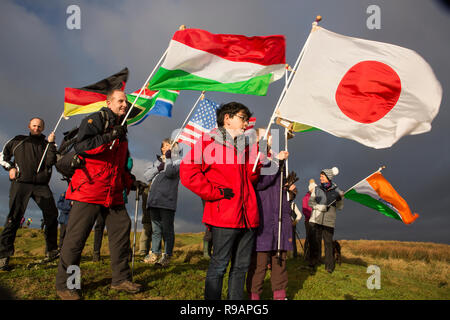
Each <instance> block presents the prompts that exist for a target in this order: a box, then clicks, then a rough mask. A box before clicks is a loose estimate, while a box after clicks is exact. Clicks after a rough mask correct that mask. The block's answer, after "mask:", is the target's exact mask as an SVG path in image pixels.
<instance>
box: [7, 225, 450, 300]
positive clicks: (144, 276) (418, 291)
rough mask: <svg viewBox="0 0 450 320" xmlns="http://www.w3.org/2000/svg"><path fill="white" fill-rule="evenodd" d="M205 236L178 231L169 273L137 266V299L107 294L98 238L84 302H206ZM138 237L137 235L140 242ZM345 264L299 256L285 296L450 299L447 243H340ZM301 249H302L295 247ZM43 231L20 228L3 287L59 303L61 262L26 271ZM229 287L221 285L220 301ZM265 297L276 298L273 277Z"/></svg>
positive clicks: (87, 257) (85, 277)
mask: <svg viewBox="0 0 450 320" xmlns="http://www.w3.org/2000/svg"><path fill="white" fill-rule="evenodd" d="M202 236H203V234H201V233H197V234H177V235H176V239H175V249H174V256H173V260H172V261H173V262H172V264H171V265H170V266H169V267H167V268H161V267H156V266H149V265H147V264H145V263H143V262H141V261H140V258H138V259H137V261H136V262H135V269H134V280H135V281H136V282H138V283H141V284H143V285H144V287H145V290H144V292H142V293H139V294H136V295H130V294H126V293H121V292H117V291H114V290H110V282H111V270H110V265H109V256H108V254H109V250H108V238H107V235H106V236H105V238H104V242H103V246H102V261H101V262H96V263H94V262H92V247H93V233H92V234H91V236H90V237H89V240H88V242H87V245H86V247H85V249H84V251H83V258H82V261H81V272H82V283H81V286H82V294H83V297H84V299H87V300H98V299H99V300H110V299H137V300H143V299H151V300H160V299H165V300H166V299H167V300H173V299H189V300H190V299H192V300H202V299H203V290H204V280H205V275H206V270H207V268H208V263H209V262H208V260H206V259H204V258H203V255H202ZM137 239H139V235H138V237H137ZM340 243H341V246H342V257H343V258H342V265H340V266H339V265H337V266H336V270H335V272H334V273H332V274H328V273H327V272H326V271H325V270H324V266H323V265H322V266H320V267H319V268H318V269H317V271H316V272H315V273H314V274H311V273H310V271H309V270H308V268H306V263H305V262H304V260H303V257H302V255H301V254H300V255H299V257H297V258H293V257H291V258H290V259H289V260H288V273H289V287H288V298H289V299H295V300H305V299H306V300H315V299H320V300H330V299H331V300H355V299H358V300H359V299H365V300H372V299H375V300H378V299H386V300H396V299H403V300H414V299H425V300H427V299H444V300H448V299H450V288H449V284H448V282H449V275H450V269H449V266H450V246H449V245H444V244H435V243H421V242H399V241H370V240H357V241H354V240H342V241H340ZM298 247H299V248H301V247H300V245H298ZM44 248H45V245H44V239H43V234H42V232H41V231H39V230H36V229H20V230H19V231H18V235H17V240H16V253H15V255H14V256H13V257H12V258H11V261H10V264H11V266H12V267H13V270H11V271H9V272H5V271H0V285H1V286H2V287H6V288H8V289H9V290H10V291H11V292H12V293H13V294H14V296H15V298H17V299H49V300H54V299H57V296H56V293H55V289H54V288H55V283H54V280H55V274H56V269H57V261H55V262H53V263H50V264H47V265H40V266H34V267H31V268H27V264H28V263H30V262H33V261H36V260H39V259H42V258H43V256H44ZM369 265H377V266H378V267H379V268H380V270H381V289H379V290H376V289H374V290H369V289H368V288H367V286H366V281H367V279H368V278H369V276H370V275H371V274H368V273H367V267H368V266H369ZM226 290H227V278H225V281H224V291H223V297H224V298H225V295H226ZM262 298H263V299H271V298H272V292H271V289H270V278H269V275H267V277H266V282H265V287H264V292H263V295H262Z"/></svg>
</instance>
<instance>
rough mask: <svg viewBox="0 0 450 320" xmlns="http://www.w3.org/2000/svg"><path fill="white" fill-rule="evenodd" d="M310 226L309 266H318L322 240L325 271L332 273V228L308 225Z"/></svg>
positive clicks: (314, 224) (313, 224) (315, 224)
mask: <svg viewBox="0 0 450 320" xmlns="http://www.w3.org/2000/svg"><path fill="white" fill-rule="evenodd" d="M309 226H310V242H309V245H310V264H311V265H318V264H319V263H320V257H321V256H322V239H323V243H324V246H325V269H326V270H330V271H334V267H335V265H334V257H333V234H334V228H332V227H327V226H324V225H321V224H317V223H313V222H310V223H309Z"/></svg>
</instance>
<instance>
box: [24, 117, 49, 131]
mask: <svg viewBox="0 0 450 320" xmlns="http://www.w3.org/2000/svg"><path fill="white" fill-rule="evenodd" d="M34 119H38V120H41V122H42V126H43V127H44V128H45V121H44V119H42V118H39V117H33V118H31V119H30V121H28V125H30V123H31V121H33V120H34Z"/></svg>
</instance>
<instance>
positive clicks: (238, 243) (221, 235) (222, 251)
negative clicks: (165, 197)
mask: <svg viewBox="0 0 450 320" xmlns="http://www.w3.org/2000/svg"><path fill="white" fill-rule="evenodd" d="M211 232H212V241H213V253H212V256H211V261H210V263H209V267H208V272H207V274H206V281H205V300H220V299H221V296H222V285H223V277H224V275H225V272H226V270H227V266H228V263H229V262H230V260H231V267H230V273H229V277H228V296H227V298H228V299H229V300H242V299H243V294H244V285H245V274H246V273H247V270H248V267H249V265H250V258H251V256H252V251H253V249H254V243H255V238H256V232H255V229H247V228H245V229H235V228H220V227H213V226H212V227H211Z"/></svg>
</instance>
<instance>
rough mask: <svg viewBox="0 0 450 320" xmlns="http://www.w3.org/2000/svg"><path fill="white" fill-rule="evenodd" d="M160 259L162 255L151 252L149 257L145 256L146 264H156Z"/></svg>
mask: <svg viewBox="0 0 450 320" xmlns="http://www.w3.org/2000/svg"><path fill="white" fill-rule="evenodd" d="M160 257H161V254H160V253H158V254H156V253H153V252H151V253H150V254H149V255H146V256H145V258H144V262H145V263H149V264H155V263H156V262H157V261H158V260H159V258H160Z"/></svg>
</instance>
